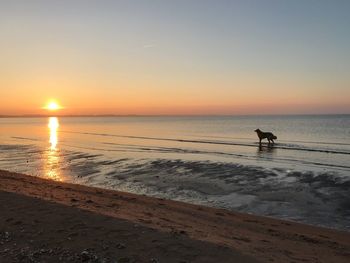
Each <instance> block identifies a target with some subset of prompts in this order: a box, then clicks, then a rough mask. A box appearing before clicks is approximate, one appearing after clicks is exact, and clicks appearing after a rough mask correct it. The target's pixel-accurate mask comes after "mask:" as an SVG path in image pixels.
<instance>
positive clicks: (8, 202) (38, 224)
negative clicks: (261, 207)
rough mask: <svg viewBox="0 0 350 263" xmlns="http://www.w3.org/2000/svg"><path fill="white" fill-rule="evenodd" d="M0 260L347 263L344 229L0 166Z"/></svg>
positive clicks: (349, 243)
mask: <svg viewBox="0 0 350 263" xmlns="http://www.w3.org/2000/svg"><path fill="white" fill-rule="evenodd" d="M0 196H1V198H0V209H1V217H0V262H57V261H62V262H83V261H84V262H348V259H349V257H350V252H349V251H350V233H348V232H342V231H337V230H332V229H327V228H321V227H315V226H310V225H304V224H299V223H295V222H290V221H283V220H277V219H272V218H266V217H260V216H253V215H249V214H242V213H235V212H231V211H226V210H222V209H215V208H210V207H204V206H198V205H192V204H186V203H182V202H176V201H171V200H164V199H157V198H151V197H146V196H140V195H135V194H130V193H124V192H118V191H112V190H104V189H99V188H92V187H87V186H83V185H74V184H68V183H62V182H56V181H51V180H45V179H41V178H37V177H32V176H27V175H23V174H17V173H12V172H8V171H2V170H1V171H0Z"/></svg>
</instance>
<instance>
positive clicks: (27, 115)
mask: <svg viewBox="0 0 350 263" xmlns="http://www.w3.org/2000/svg"><path fill="white" fill-rule="evenodd" d="M336 115H350V113H281V114H269V113H268V114H259V113H254V114H62V115H60V114H56V115H54V114H3V115H0V118H48V117H64V118H69V117H71V118H74V117H80V118H82V117H215V116H217V117H224V116H227V117H229V116H232V117H233V116H336Z"/></svg>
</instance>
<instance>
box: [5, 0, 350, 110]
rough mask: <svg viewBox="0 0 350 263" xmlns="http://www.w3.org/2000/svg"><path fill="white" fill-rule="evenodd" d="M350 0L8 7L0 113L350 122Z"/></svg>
mask: <svg viewBox="0 0 350 263" xmlns="http://www.w3.org/2000/svg"><path fill="white" fill-rule="evenodd" d="M349 13H350V1H347V0H329V1H323V0H293V1H284V0H264V1H261V0H256V1H252V0H242V1H234V0H232V1H223V0H222V1H220V0H215V1H214V0H212V1H206V0H192V1H191V0H174V1H170V0H169V1H167V0H140V1H133V0H128V1H127V0H125V1H118V0H115V1H107V0H105V1H97V0H96V1H89V0H84V1H78V0H60V1H51V0H45V1H34V0H23V1H17V0H8V1H6V0H0V115H18V114H19V115H20V114H43V113H45V111H46V110H45V109H43V107H44V106H45V104H47V103H48V102H49V101H50V100H55V101H56V102H57V103H59V104H60V105H61V107H62V109H60V110H59V112H60V114H141V115H148V114H151V115H154V114H156V115H158V114H159V115H161V114H171V115H172V114H174V115H179V114H180V115H183V114H184V115H187V114H188V115H197V114H205V115H207V114H223V115H231V114H232V115H235V114H324V113H330V114H336V113H350V15H349Z"/></svg>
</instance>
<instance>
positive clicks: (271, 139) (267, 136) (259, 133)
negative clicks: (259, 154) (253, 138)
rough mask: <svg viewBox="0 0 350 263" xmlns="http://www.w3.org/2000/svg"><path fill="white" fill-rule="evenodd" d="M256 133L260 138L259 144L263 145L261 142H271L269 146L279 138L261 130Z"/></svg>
mask: <svg viewBox="0 0 350 263" xmlns="http://www.w3.org/2000/svg"><path fill="white" fill-rule="evenodd" d="M255 132H256V134H257V135H258V137H259V144H261V140H262V139H265V138H266V139H267V140H268V141H269V144H270V143H271V142H272V144H274V143H275V142H274V141H273V140H277V136H275V135H274V134H273V133H272V132H263V131H261V130H260V129H256V130H255Z"/></svg>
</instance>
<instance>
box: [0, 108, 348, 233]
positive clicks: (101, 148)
mask: <svg viewBox="0 0 350 263" xmlns="http://www.w3.org/2000/svg"><path fill="white" fill-rule="evenodd" d="M257 128H260V129H261V130H263V131H271V132H273V133H274V134H275V135H276V136H277V137H278V139H277V140H276V143H275V144H274V145H268V144H267V143H266V142H264V143H263V144H262V146H261V147H260V146H259V143H258V138H257V135H256V134H255V132H254V130H255V129H257ZM0 169H4V170H10V171H15V172H21V173H26V174H30V175H33V176H40V177H44V178H50V179H53V180H59V181H65V182H71V183H78V184H84V185H89V186H95V187H100V188H108V189H115V190H121V191H126V192H132V193H136V194H144V195H148V196H155V197H161V198H167V199H173V200H179V201H184V202H189V203H195V204H201V205H207V206H213V207H220V208H225V209H229V210H233V211H239V212H245V213H251V214H256V215H264V216H269V217H275V218H281V219H287V220H293V221H298V222H302V223H307V224H312V225H318V226H325V227H330V228H335V229H340V230H346V231H350V115H315V116H309V115H300V116H292V115H290V116H289V115H288V116H196V117H175V116H174V117H136V116H135V117H57V118H56V117H50V118H0Z"/></svg>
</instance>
